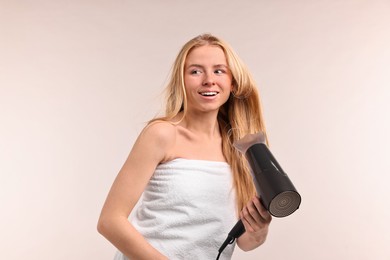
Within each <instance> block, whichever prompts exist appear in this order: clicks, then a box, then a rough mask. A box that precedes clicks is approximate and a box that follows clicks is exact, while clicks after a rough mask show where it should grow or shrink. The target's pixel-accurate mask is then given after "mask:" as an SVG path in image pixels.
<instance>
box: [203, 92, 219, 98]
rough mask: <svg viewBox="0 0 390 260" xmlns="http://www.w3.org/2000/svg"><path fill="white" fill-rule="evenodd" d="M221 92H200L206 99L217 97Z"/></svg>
mask: <svg viewBox="0 0 390 260" xmlns="http://www.w3.org/2000/svg"><path fill="white" fill-rule="evenodd" d="M218 93H219V92H217V91H205V92H199V94H201V95H202V96H204V97H213V96H216V95H217V94H218Z"/></svg>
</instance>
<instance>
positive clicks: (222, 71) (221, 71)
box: [214, 69, 225, 74]
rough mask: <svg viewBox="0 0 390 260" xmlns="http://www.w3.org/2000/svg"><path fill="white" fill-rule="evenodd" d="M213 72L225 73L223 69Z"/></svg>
mask: <svg viewBox="0 0 390 260" xmlns="http://www.w3.org/2000/svg"><path fill="white" fill-rule="evenodd" d="M214 73H216V74H222V73H225V71H224V70H221V69H218V70H215V71H214Z"/></svg>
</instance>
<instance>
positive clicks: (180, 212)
mask: <svg viewBox="0 0 390 260" xmlns="http://www.w3.org/2000/svg"><path fill="white" fill-rule="evenodd" d="M131 222H132V224H133V225H134V227H135V228H136V229H137V230H138V231H139V232H140V233H141V234H142V235H143V236H144V237H145V238H146V240H147V241H148V242H149V243H150V244H151V245H152V246H154V247H155V248H156V249H157V250H159V251H160V252H161V253H162V254H164V255H166V256H167V257H168V258H169V259H194V260H196V259H199V260H208V259H215V258H216V257H217V255H218V249H219V247H220V246H221V245H222V243H223V242H224V241H225V239H226V237H227V234H228V232H229V231H230V230H231V228H232V227H233V226H234V224H235V223H236V222H237V214H236V199H235V191H234V189H233V178H232V173H231V170H230V166H229V165H228V164H227V163H225V162H216V161H204V160H189V159H182V158H178V159H174V160H172V161H169V162H167V163H163V164H160V165H158V167H157V168H156V171H155V173H154V174H153V176H152V178H151V179H150V182H149V184H148V185H147V187H146V189H145V191H144V193H143V195H142V197H141V201H140V203H139V205H138V207H137V208H136V211H135V213H134V214H133V215H132V217H131ZM233 249H234V245H231V246H229V247H227V248H226V249H225V250H224V252H223V254H222V255H221V257H220V259H221V260H222V259H225V260H226V259H231V255H232V254H233ZM120 259H126V258H125V257H124V256H123V255H122V254H121V253H119V252H118V254H117V256H116V258H115V260H120Z"/></svg>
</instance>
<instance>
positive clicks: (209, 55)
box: [184, 45, 232, 112]
mask: <svg viewBox="0 0 390 260" xmlns="http://www.w3.org/2000/svg"><path fill="white" fill-rule="evenodd" d="M184 84H185V90H186V94H187V103H188V110H189V111H191V110H196V111H199V112H211V111H218V110H219V108H220V107H221V106H222V105H223V104H224V103H225V102H226V101H227V100H228V99H229V95H230V92H231V90H232V74H231V72H230V70H229V68H228V65H227V61H226V57H225V54H224V52H223V50H222V49H221V48H220V47H217V46H212V45H205V46H201V47H197V48H195V49H193V50H191V52H190V53H189V54H188V56H187V59H186V62H185V65H184Z"/></svg>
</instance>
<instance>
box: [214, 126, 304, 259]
mask: <svg viewBox="0 0 390 260" xmlns="http://www.w3.org/2000/svg"><path fill="white" fill-rule="evenodd" d="M233 145H234V147H236V149H237V150H239V151H240V152H241V153H243V154H244V155H245V157H246V159H247V161H248V163H249V166H250V170H251V174H252V178H253V182H254V185H255V187H256V192H257V195H258V196H259V197H260V202H261V204H262V205H263V206H264V208H266V209H267V210H268V212H269V213H270V214H271V215H272V216H275V217H286V216H288V215H290V214H292V213H293V212H294V211H295V210H297V209H298V208H299V205H300V204H301V196H300V195H299V193H298V192H297V190H296V189H295V187H294V185H293V183H292V182H291V181H290V179H289V178H288V176H287V174H286V173H285V172H284V171H283V169H282V167H280V165H279V163H278V162H277V161H276V159H275V157H274V156H273V155H272V153H271V151H270V150H269V149H268V147H267V145H266V144H265V137H264V134H263V133H262V132H260V133H257V134H248V135H246V136H245V137H244V138H242V139H240V140H238V141H237V142H235V143H234V144H233ZM244 232H245V228H244V224H243V223H242V221H241V220H239V221H238V222H237V224H236V225H235V226H234V227H233V229H232V230H231V231H230V232H229V235H228V238H227V239H226V240H225V242H224V243H223V245H222V246H221V248H220V249H219V250H218V251H219V255H218V257H217V259H218V258H219V256H220V254H221V253H222V251H223V249H225V247H226V246H227V245H228V244H232V243H233V242H234V240H235V239H236V238H238V237H240V236H241V235H242V234H243V233H244Z"/></svg>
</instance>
